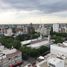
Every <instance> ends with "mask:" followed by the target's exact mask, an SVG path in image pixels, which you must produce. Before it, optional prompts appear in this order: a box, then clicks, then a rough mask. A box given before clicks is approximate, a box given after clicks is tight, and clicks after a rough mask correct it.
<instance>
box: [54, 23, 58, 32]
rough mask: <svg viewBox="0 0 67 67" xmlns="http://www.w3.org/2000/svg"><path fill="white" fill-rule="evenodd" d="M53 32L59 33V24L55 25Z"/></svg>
mask: <svg viewBox="0 0 67 67" xmlns="http://www.w3.org/2000/svg"><path fill="white" fill-rule="evenodd" d="M53 32H59V24H53Z"/></svg>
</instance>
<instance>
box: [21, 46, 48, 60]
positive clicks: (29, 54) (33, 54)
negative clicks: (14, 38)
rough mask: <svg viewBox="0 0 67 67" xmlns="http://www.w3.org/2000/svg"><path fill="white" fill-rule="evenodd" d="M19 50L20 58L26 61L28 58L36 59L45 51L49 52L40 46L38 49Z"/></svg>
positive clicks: (26, 48)
mask: <svg viewBox="0 0 67 67" xmlns="http://www.w3.org/2000/svg"><path fill="white" fill-rule="evenodd" d="M20 50H21V51H22V54H23V55H22V57H23V58H24V59H27V58H28V57H32V58H37V57H38V56H40V55H43V54H44V53H45V52H46V51H49V48H48V47H46V46H41V47H40V48H38V49H35V48H30V47H25V46H23V47H21V48H20Z"/></svg>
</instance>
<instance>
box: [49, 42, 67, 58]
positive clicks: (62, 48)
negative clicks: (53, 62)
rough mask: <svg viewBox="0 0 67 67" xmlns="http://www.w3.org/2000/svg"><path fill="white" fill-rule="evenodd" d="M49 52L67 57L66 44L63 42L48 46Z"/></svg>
mask: <svg viewBox="0 0 67 67" xmlns="http://www.w3.org/2000/svg"><path fill="white" fill-rule="evenodd" d="M50 52H51V53H52V54H54V55H57V56H61V57H63V56H64V57H67V46H66V43H65V45H64V43H63V44H53V45H51V46H50Z"/></svg>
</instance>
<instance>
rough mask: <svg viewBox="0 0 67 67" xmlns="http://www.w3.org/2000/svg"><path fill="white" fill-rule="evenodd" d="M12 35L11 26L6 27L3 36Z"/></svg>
mask: <svg viewBox="0 0 67 67" xmlns="http://www.w3.org/2000/svg"><path fill="white" fill-rule="evenodd" d="M12 35H13V32H12V29H11V28H8V29H7V30H6V32H4V36H12Z"/></svg>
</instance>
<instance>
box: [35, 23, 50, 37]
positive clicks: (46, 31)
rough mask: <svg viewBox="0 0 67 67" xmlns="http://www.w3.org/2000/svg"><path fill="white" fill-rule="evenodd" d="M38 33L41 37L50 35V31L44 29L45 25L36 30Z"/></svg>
mask: <svg viewBox="0 0 67 67" xmlns="http://www.w3.org/2000/svg"><path fill="white" fill-rule="evenodd" d="M35 31H36V32H39V33H40V34H41V35H43V36H45V35H48V34H49V32H50V31H49V29H48V28H46V27H44V24H43V25H40V26H39V28H38V29H36V30H35Z"/></svg>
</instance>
